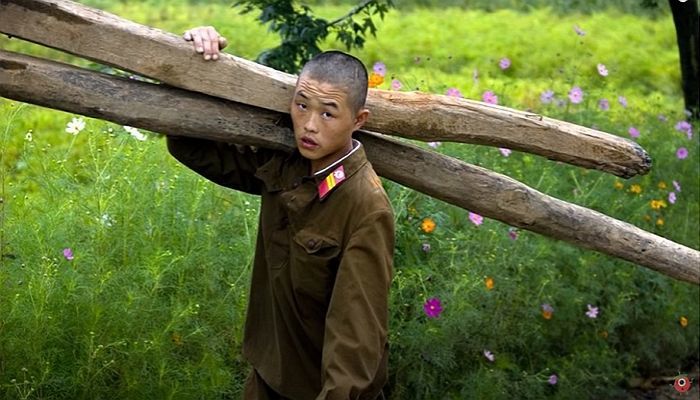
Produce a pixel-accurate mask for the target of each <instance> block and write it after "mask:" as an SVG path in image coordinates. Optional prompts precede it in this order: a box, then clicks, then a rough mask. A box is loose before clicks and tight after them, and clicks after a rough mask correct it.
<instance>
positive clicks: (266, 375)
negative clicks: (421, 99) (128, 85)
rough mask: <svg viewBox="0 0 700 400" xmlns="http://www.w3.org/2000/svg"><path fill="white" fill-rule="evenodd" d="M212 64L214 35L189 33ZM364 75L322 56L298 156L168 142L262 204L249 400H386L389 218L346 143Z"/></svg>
mask: <svg viewBox="0 0 700 400" xmlns="http://www.w3.org/2000/svg"><path fill="white" fill-rule="evenodd" d="M185 39H186V40H193V41H194V45H195V49H196V50H197V51H198V52H200V53H204V57H205V59H207V60H210V59H211V60H215V59H217V58H218V50H219V46H220V45H221V43H223V42H222V41H221V38H220V37H219V35H218V33H216V31H215V30H213V28H210V27H208V28H196V29H193V30H190V31H188V32H186V33H185ZM366 96H367V71H366V69H365V67H364V65H362V63H361V62H360V61H359V60H357V59H356V58H354V57H352V56H350V55H347V54H344V53H341V52H335V51H333V52H325V53H322V54H320V55H318V56H316V57H315V58H314V59H312V60H311V61H309V62H308V63H307V64H306V65H305V66H304V68H303V69H302V72H301V73H300V75H299V78H298V81H297V84H296V88H295V91H294V98H293V100H292V103H291V108H290V114H291V118H292V123H293V128H294V137H295V141H296V144H297V151H295V152H293V153H292V154H286V153H282V152H278V151H271V150H266V149H258V150H257V151H253V150H252V149H250V148H247V147H237V146H233V145H229V144H225V143H218V142H212V141H208V140H202V139H193V138H184V137H177V138H176V137H168V149H169V151H170V153H171V154H172V155H173V156H174V157H175V158H177V159H178V160H179V161H180V162H182V163H183V164H185V165H187V166H188V167H189V168H191V169H192V170H194V171H195V172H197V173H199V174H200V175H202V176H204V177H206V178H207V179H210V180H211V181H213V182H216V183H218V184H220V185H223V186H226V187H230V188H233V189H236V190H241V191H244V192H246V193H252V194H257V195H260V196H261V204H260V216H259V227H258V237H257V243H256V251H255V259H254V265H253V272H252V278H251V286H250V294H249V304H248V311H247V316H246V323H245V329H244V340H243V355H244V357H245V358H246V359H247V360H248V361H249V362H250V363H251V364H252V366H253V370H252V372H251V374H250V376H249V377H248V379H247V381H246V387H245V398H246V399H255V400H257V399H293V400H307V399H309V400H313V399H316V400H332V399H338V400H345V399H383V398H384V396H383V394H382V391H381V390H382V386H384V384H385V383H386V381H387V360H388V344H387V325H388V310H387V308H388V293H389V286H390V283H391V276H392V262H393V261H392V260H393V247H394V221H393V213H392V209H391V205H390V203H389V200H388V198H387V195H386V193H385V192H384V189H383V188H382V186H381V182H380V180H379V178H378V177H377V175H376V174H375V172H374V170H373V169H372V166H371V165H370V163H369V162H368V161H367V158H366V157H365V152H364V149H363V147H362V144H361V143H360V142H358V141H356V140H354V139H353V138H352V133H353V132H354V131H355V130H357V129H360V127H362V125H363V124H364V122H365V121H366V120H367V118H368V116H369V111H368V110H367V109H366V108H365V107H364V104H365V98H366Z"/></svg>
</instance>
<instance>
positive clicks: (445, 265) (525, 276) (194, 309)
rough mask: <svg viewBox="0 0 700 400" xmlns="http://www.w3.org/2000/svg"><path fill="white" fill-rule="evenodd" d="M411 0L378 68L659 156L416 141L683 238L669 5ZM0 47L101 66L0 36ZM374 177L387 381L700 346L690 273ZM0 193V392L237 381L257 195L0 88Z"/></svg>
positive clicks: (473, 376)
mask: <svg viewBox="0 0 700 400" xmlns="http://www.w3.org/2000/svg"><path fill="white" fill-rule="evenodd" d="M84 3H88V4H91V5H94V6H98V7H100V8H102V9H105V10H107V11H110V12H113V13H116V14H118V15H120V16H122V17H125V18H128V19H131V20H134V21H137V22H140V23H144V24H147V25H151V26H155V27H158V28H161V29H164V30H167V31H170V32H175V33H181V32H183V31H184V30H185V29H187V28H189V27H193V26H197V25H204V24H207V25H213V26H216V27H217V28H219V30H220V31H221V32H222V33H223V34H224V35H225V36H226V37H227V38H229V42H230V45H229V48H228V49H227V50H228V51H230V52H232V53H235V54H237V55H240V56H242V57H245V58H249V59H254V58H255V56H256V55H257V54H258V53H259V52H260V51H262V50H263V49H265V48H268V47H270V46H273V45H275V43H276V40H277V39H276V38H275V37H274V36H272V35H271V34H269V33H268V32H267V31H266V28H265V27H263V26H260V25H258V24H257V23H256V22H255V21H254V18H253V16H251V15H239V13H238V12H237V11H236V10H235V9H232V8H231V7H230V5H229V4H228V3H226V2H195V1H192V2H186V1H183V0H174V1H169V2H167V3H166V2H160V1H155V0H148V1H126V0H122V1H115V0H91V1H84ZM424 3H426V4H427V3H430V2H424ZM399 4H400V3H399ZM596 4H598V3H597V2H596ZM420 5H421V2H417V3H416V4H414V6H412V7H406V8H402V7H399V8H398V9H395V10H393V11H392V12H391V13H389V14H388V15H387V17H386V19H385V20H384V21H383V22H379V23H378V24H377V25H378V28H379V31H378V34H377V37H376V38H368V40H367V43H366V45H365V48H364V49H362V50H357V51H353V53H354V54H356V55H357V56H358V57H360V58H361V59H362V60H363V61H364V62H365V63H366V65H367V66H368V68H369V69H370V70H371V71H374V73H375V74H377V76H378V77H377V78H376V82H377V83H379V82H380V81H381V83H379V84H378V87H379V88H382V89H391V90H401V91H411V90H420V91H424V92H432V93H440V94H447V95H454V96H463V97H467V98H471V99H477V100H483V101H489V102H497V103H498V104H501V105H505V106H509V107H513V108H517V109H523V110H531V111H532V112H536V113H542V114H544V115H547V116H549V117H553V118H558V119H562V120H566V121H570V122H574V123H576V124H580V125H584V126H588V127H594V128H596V129H600V130H602V131H606V132H610V133H612V134H615V135H619V136H622V137H625V138H628V139H630V140H635V141H637V142H638V143H640V144H641V145H642V146H643V147H644V148H645V149H646V150H647V151H648V152H649V154H650V155H651V157H652V158H653V162H654V164H653V168H652V170H651V172H650V173H649V174H647V175H644V176H637V177H634V178H631V179H629V180H623V179H620V178H616V177H614V176H611V175H608V174H604V173H601V172H598V171H590V170H584V169H580V168H575V167H571V166H567V165H564V164H561V163H554V162H551V161H547V160H544V159H542V158H540V157H537V156H533V155H529V154H525V153H520V152H516V151H512V152H510V151H508V149H497V148H491V147H485V146H475V145H467V144H455V143H430V144H420V145H421V146H424V147H425V148H431V149H433V150H434V151H438V152H440V153H443V154H446V155H450V156H454V157H456V158H459V159H462V160H464V161H466V162H469V163H472V164H476V165H480V166H483V167H486V168H489V169H492V170H494V171H497V172H500V173H503V174H505V175H508V176H511V177H513V178H515V179H517V180H519V181H521V182H523V183H525V184H527V185H529V186H532V187H534V188H536V189H538V190H540V191H542V192H544V193H547V194H550V195H552V196H554V197H557V198H560V199H563V200H566V201H569V202H572V203H575V204H579V205H582V206H585V207H588V208H591V209H594V210H597V211H601V212H603V213H605V214H607V215H610V216H613V217H615V218H618V219H620V220H623V221H627V222H630V223H632V224H634V225H636V226H639V227H641V228H643V229H645V230H648V231H650V232H653V233H656V234H658V235H660V236H663V237H666V238H669V239H671V240H673V241H676V242H678V243H681V244H684V245H686V246H689V247H692V248H694V249H698V248H700V235H699V234H698V231H699V227H700V191H699V187H700V185H699V183H700V162H699V161H698V157H699V155H698V151H699V150H700V149H699V145H698V134H697V131H698V125H697V124H695V123H694V124H691V123H689V122H688V120H687V118H688V117H687V115H686V114H685V113H684V111H683V103H682V95H681V92H680V83H679V82H680V72H679V67H678V55H677V50H676V43H675V33H674V28H673V23H672V20H671V17H670V15H669V14H668V12H664V11H663V10H660V11H658V12H656V13H645V12H641V11H638V10H628V11H627V12H626V11H625V10H621V9H615V8H596V9H592V10H584V11H581V10H569V11H568V12H565V13H563V12H561V10H555V9H550V8H541V7H533V8H531V9H528V10H520V9H518V10H514V9H508V8H501V9H498V10H491V11H490V10H484V9H482V8H473V9H468V8H453V7H449V8H439V7H436V8H423V7H420ZM314 9H315V10H316V11H317V12H318V13H319V14H321V15H324V16H328V17H329V18H330V17H333V16H338V15H341V14H343V13H344V12H345V11H347V5H342V4H341V5H324V6H320V5H319V6H317V7H315V8H314ZM633 11H634V12H633ZM337 46H338V45H337V43H335V42H333V41H332V40H329V41H328V42H327V43H324V46H322V47H323V48H333V47H337ZM0 48H3V49H8V50H13V51H21V52H24V53H27V54H33V55H38V56H42V57H50V58H53V59H57V60H62V61H66V62H72V63H75V64H77V65H81V66H86V67H91V68H98V69H101V70H107V71H109V69H108V68H103V67H99V66H96V65H95V64H92V63H89V62H86V61H82V60H76V59H74V58H72V57H70V56H67V55H65V54H62V53H59V52H56V51H53V50H48V49H45V48H41V47H39V46H36V45H32V44H28V43H24V42H21V41H20V40H17V39H8V38H5V37H2V38H0ZM379 76H381V79H379ZM1 96H2V93H0V97H1ZM384 185H385V188H386V189H387V192H388V193H389V195H390V197H391V200H392V205H393V207H394V210H395V214H396V227H397V242H396V249H395V251H396V255H395V277H394V281H393V285H392V292H391V305H390V306H391V310H390V311H391V313H390V315H391V321H390V323H391V325H390V329H391V333H390V335H391V336H390V342H391V349H392V350H391V351H392V353H391V359H390V374H391V376H390V384H389V387H388V392H389V393H390V398H392V399H511V398H519V399H542V398H552V399H587V398H590V399H608V398H610V399H612V398H620V399H624V398H626V389H627V386H628V384H629V382H630V380H632V379H633V378H637V377H653V376H675V375H678V374H680V373H689V372H690V371H691V369H693V368H694V367H696V366H697V365H698V361H699V360H700V351H699V348H698V346H699V345H698V343H700V323H699V321H698V318H699V317H698V315H700V292H699V289H698V286H696V285H692V284H688V283H684V282H679V281H676V280H673V279H671V278H669V277H666V276H664V275H661V274H659V273H657V272H655V271H653V270H650V269H647V268H644V267H641V266H637V265H633V264H631V263H629V262H625V261H622V260H618V259H615V258H612V257H609V256H605V255H602V254H598V253H595V252H591V251H587V250H583V249H579V248H576V247H573V246H571V245H569V244H566V243H563V242H558V241H556V240H553V239H549V238H545V237H542V236H540V235H537V234H534V233H531V232H528V231H526V230H518V229H514V228H511V227H509V226H507V225H505V224H503V223H500V222H497V221H494V220H489V219H486V218H481V217H480V216H478V215H476V214H473V213H470V212H469V211H467V210H463V209H459V208H456V207H453V206H450V205H447V204H445V203H442V202H440V201H438V200H435V199H432V198H430V197H427V196H424V195H422V194H420V193H417V192H415V191H412V190H410V189H407V188H404V187H402V186H400V185H398V184H395V183H393V182H391V181H388V180H384ZM0 199H2V201H0V285H1V286H0V287H1V290H0V398H2V399H146V398H148V399H238V398H240V396H241V388H242V383H243V378H244V377H245V376H246V375H247V372H248V368H249V367H248V365H247V364H246V363H245V361H244V360H243V359H242V357H241V356H240V354H239V353H240V344H241V339H242V323H243V320H244V318H245V307H246V302H247V291H248V281H249V277H250V264H251V259H252V254H253V245H254V241H255V234H256V228H257V206H258V199H257V198H256V197H253V196H249V195H245V194H241V193H237V192H233V191H230V190H227V189H224V188H221V187H218V186H216V185H215V184H213V183H210V182H207V181H205V180H203V179H201V178H199V177H198V176H197V175H196V174H194V173H192V172H191V171H189V170H188V169H187V168H185V167H183V166H182V165H180V164H178V163H177V162H176V161H175V160H174V159H172V157H170V156H169V155H168V153H167V150H166V148H165V143H164V139H163V136H162V135H161V134H159V133H152V132H145V131H142V130H134V129H132V128H129V127H123V126H120V125H115V124H113V123H109V122H105V121H99V120H94V119H89V118H81V117H80V116H76V115H71V114H67V113H63V112H59V111H52V110H47V109H44V108H40V107H37V106H32V105H27V104H21V103H18V102H14V101H11V100H8V99H3V98H0ZM429 305H439V312H437V311H435V310H436V309H430V307H427V306H429Z"/></svg>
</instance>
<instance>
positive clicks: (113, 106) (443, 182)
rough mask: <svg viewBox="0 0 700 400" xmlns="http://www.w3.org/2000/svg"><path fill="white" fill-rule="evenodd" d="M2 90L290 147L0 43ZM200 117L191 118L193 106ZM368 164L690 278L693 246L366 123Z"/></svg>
mask: <svg viewBox="0 0 700 400" xmlns="http://www.w3.org/2000/svg"><path fill="white" fill-rule="evenodd" d="M0 94H1V95H2V96H3V97H7V98H10V99H15V100H19V101H24V102H28V103H33V104H38V105H42V106H45V107H50V108H56V109H60V110H64V111H69V112H73V113H77V114H83V115H86V116H90V117H96V118H101V119H106V120H110V121H113V122H116V123H119V124H125V125H130V126H135V127H140V128H144V129H149V130H152V131H157V132H163V133H167V134H172V135H186V136H193V137H204V138H209V139H215V140H223V141H231V142H235V143H241V144H249V145H257V146H262V147H270V148H277V149H283V150H291V149H293V148H294V141H293V139H292V137H293V134H292V132H291V130H290V128H289V126H290V125H289V120H288V117H287V115H286V114H284V113H278V112H274V111H269V110H264V109H260V108H257V107H253V106H248V105H243V104H238V103H235V102H231V101H226V100H221V99H218V98H215V97H211V96H207V95H203V94H199V93H194V92H190V91H186V90H182V89H177V88H172V87H167V86H164V85H154V84H149V83H146V82H139V81H134V80H129V79H126V78H117V77H113V76H110V75H105V74H100V73H97V72H93V71H88V70H83V69H80V68H76V67H72V66H67V65H64V64H59V63H55V62H51V61H45V60H41V59H36V58H33V57H28V56H24V55H19V54H15V53H9V52H4V51H0ZM204 114H206V115H208V118H201V115H204ZM357 137H358V139H359V140H361V141H362V142H363V143H364V144H365V149H366V151H367V155H368V157H369V159H370V161H371V162H372V164H373V165H374V167H375V169H376V170H377V172H378V173H379V174H380V175H382V176H384V177H386V178H388V179H391V180H393V181H395V182H397V183H400V184H402V185H405V186H408V187H410V188H413V189H416V190H418V191H421V192H423V193H426V194H428V195H430V196H433V197H436V198H438V199H442V200H444V201H446V202H448V203H451V204H454V205H457V206H459V207H462V208H465V209H467V210H471V211H474V212H477V213H479V214H481V215H483V216H485V217H489V218H493V219H496V220H499V221H502V222H505V223H507V224H510V225H514V226H517V227H520V228H523V229H527V230H530V231H533V232H537V233H540V234H542V235H545V236H549V237H551V238H554V239H560V240H564V241H567V242H570V243H572V244H574V245H576V246H580V247H584V248H589V249H593V250H596V251H599V252H601V253H605V254H609V255H612V256H615V257H619V258H622V259H625V260H628V261H631V262H633V263H636V264H639V265H643V266H646V267H649V268H652V269H654V270H656V271H659V272H661V273H663V274H666V275H668V276H671V277H673V278H676V279H680V280H683V281H687V282H691V283H694V284H696V285H697V284H700V252H698V251H697V250H694V249H691V248H688V247H686V246H683V245H680V244H678V243H674V242H672V241H670V240H668V239H665V238H662V237H660V236H657V235H654V234H651V233H649V232H646V231H644V230H642V229H640V228H637V227H635V226H633V225H631V224H629V223H626V222H622V221H619V220H616V219H614V218H611V217H609V216H606V215H604V214H601V213H599V212H596V211H592V210H589V209H586V208H584V207H581V206H577V205H574V204H569V203H567V202H565V201H562V200H558V199H555V198H553V197H550V196H547V195H545V194H543V193H540V192H538V191H536V190H534V189H532V188H529V187H527V186H526V185H524V184H522V183H520V182H518V181H515V180H513V179H511V178H509V177H507V176H504V175H501V174H497V173H495V172H491V171H489V170H487V169H484V168H480V167H477V166H473V165H469V164H467V163H464V162H462V161H459V160H456V159H454V158H450V157H447V156H444V155H442V154H439V153H436V152H433V151H429V150H424V149H421V148H418V147H416V146H412V145H409V144H406V143H402V142H399V141H397V140H393V139H390V138H388V137H386V136H382V135H378V134H374V133H371V132H358V135H357Z"/></svg>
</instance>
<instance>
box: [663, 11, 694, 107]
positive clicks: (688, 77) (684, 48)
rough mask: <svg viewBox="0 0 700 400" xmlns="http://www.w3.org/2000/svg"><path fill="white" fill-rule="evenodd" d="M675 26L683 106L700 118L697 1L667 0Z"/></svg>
mask: <svg viewBox="0 0 700 400" xmlns="http://www.w3.org/2000/svg"><path fill="white" fill-rule="evenodd" d="M668 3H669V5H670V6H671V13H672V14H673V24H674V25H675V26H676V41H677V42H678V55H679V58H680V64H681V65H680V66H681V86H682V87H683V98H684V100H685V108H686V109H687V110H688V111H690V113H691V117H692V118H693V119H696V120H697V119H698V118H700V93H699V91H700V89H698V88H700V65H698V64H700V43H699V42H700V20H699V18H700V17H698V15H699V14H700V12H699V11H698V1H697V0H687V1H684V2H680V1H679V0H668Z"/></svg>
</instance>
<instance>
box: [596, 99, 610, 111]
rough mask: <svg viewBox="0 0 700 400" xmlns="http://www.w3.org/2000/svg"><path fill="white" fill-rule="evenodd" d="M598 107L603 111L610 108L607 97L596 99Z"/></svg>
mask: <svg viewBox="0 0 700 400" xmlns="http://www.w3.org/2000/svg"><path fill="white" fill-rule="evenodd" d="M598 108H600V109H601V110H603V111H608V110H609V109H610V102H609V101H608V99H600V100H598Z"/></svg>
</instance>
